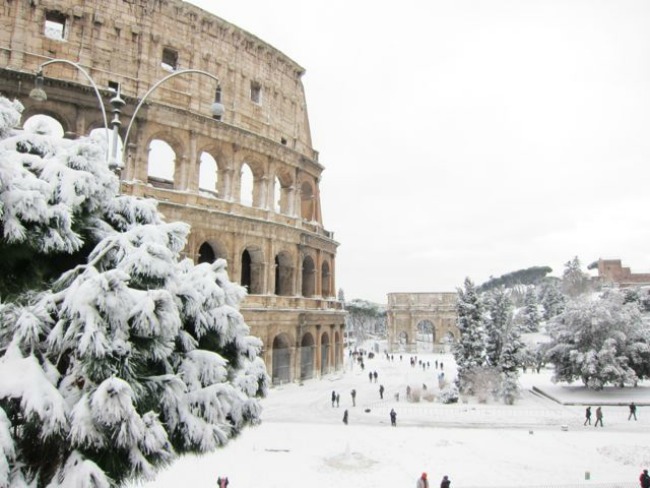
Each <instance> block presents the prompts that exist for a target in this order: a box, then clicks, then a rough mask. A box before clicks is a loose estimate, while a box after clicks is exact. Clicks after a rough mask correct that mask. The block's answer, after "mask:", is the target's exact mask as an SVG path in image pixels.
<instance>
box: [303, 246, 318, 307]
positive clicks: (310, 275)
mask: <svg viewBox="0 0 650 488" xmlns="http://www.w3.org/2000/svg"><path fill="white" fill-rule="evenodd" d="M315 291H316V266H315V265H314V260H313V259H312V258H311V256H305V257H304V259H303V260H302V296H303V297H313V296H314V293H315Z"/></svg>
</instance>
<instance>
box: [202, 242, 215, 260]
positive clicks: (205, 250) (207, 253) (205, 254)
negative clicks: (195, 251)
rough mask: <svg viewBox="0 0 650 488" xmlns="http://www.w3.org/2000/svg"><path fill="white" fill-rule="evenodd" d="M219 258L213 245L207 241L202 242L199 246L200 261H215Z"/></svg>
mask: <svg viewBox="0 0 650 488" xmlns="http://www.w3.org/2000/svg"><path fill="white" fill-rule="evenodd" d="M216 259H217V255H216V254H215V252H214V249H212V246H211V245H210V244H208V243H207V242H204V243H203V244H201V247H200V248H199V263H214V261H215V260H216Z"/></svg>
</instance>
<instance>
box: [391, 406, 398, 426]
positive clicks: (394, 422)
mask: <svg viewBox="0 0 650 488" xmlns="http://www.w3.org/2000/svg"><path fill="white" fill-rule="evenodd" d="M390 425H392V426H393V427H397V412H396V411H395V409H393V408H391V409H390Z"/></svg>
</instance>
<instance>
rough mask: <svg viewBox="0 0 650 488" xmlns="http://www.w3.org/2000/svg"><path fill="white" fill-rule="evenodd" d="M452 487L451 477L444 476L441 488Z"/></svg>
mask: <svg viewBox="0 0 650 488" xmlns="http://www.w3.org/2000/svg"><path fill="white" fill-rule="evenodd" d="M450 486H451V480H450V479H449V476H447V475H444V476H443V477H442V481H441V482H440V488H449V487H450Z"/></svg>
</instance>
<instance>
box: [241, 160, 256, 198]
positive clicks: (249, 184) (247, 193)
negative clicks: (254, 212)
mask: <svg viewBox="0 0 650 488" xmlns="http://www.w3.org/2000/svg"><path fill="white" fill-rule="evenodd" d="M254 188H255V178H254V177H253V171H252V170H251V168H250V166H248V165H247V164H246V163H244V164H243V165H242V167H241V180H240V192H239V202H240V203H241V204H242V205H247V206H249V207H252V206H253V189H254Z"/></svg>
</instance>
